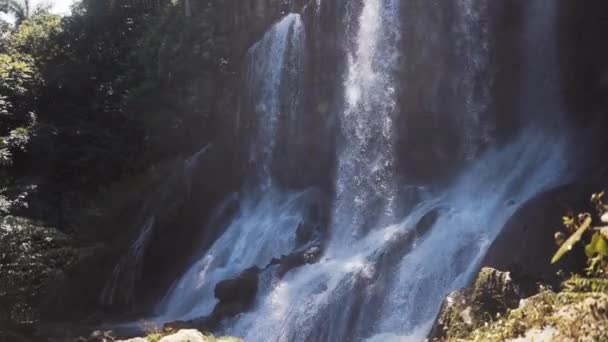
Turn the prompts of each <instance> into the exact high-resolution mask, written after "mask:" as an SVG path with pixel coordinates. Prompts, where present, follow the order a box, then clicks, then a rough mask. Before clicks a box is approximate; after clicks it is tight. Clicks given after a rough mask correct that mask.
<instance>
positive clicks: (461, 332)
mask: <svg viewBox="0 0 608 342" xmlns="http://www.w3.org/2000/svg"><path fill="white" fill-rule="evenodd" d="M520 300H521V293H520V290H519V286H518V285H517V284H515V283H513V280H512V279H511V275H510V274H509V273H508V272H500V271H497V270H495V269H492V268H483V269H482V270H481V272H479V275H478V277H477V279H476V280H475V283H474V284H473V286H472V287H470V288H466V289H463V290H459V291H455V292H453V293H451V294H450V295H449V296H448V297H447V298H446V299H445V301H444V302H443V305H442V307H441V311H440V312H439V315H438V316H437V319H436V320H435V323H434V324H433V328H432V330H431V334H430V336H429V338H430V340H433V339H441V338H445V337H448V336H449V337H450V338H458V337H464V336H467V335H468V334H469V333H470V332H471V331H473V330H475V329H476V328H478V327H480V326H482V325H483V324H484V322H486V321H487V320H488V319H495V318H496V317H497V315H499V314H500V315H502V314H504V313H506V312H507V311H508V310H509V309H512V308H516V307H517V306H518V305H519V301H520Z"/></svg>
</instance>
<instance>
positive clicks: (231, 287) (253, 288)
mask: <svg viewBox="0 0 608 342" xmlns="http://www.w3.org/2000/svg"><path fill="white" fill-rule="evenodd" d="M258 272H259V269H258V268H256V267H252V268H250V269H247V270H245V271H243V272H241V274H240V275H239V276H238V277H236V278H234V279H228V280H224V281H221V282H219V283H218V284H217V285H216V286H215V292H214V293H215V298H217V299H218V300H219V301H220V303H221V302H241V303H250V302H252V301H253V300H254V299H255V295H256V294H257V291H258Z"/></svg>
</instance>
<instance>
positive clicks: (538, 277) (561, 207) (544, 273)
mask: <svg viewBox="0 0 608 342" xmlns="http://www.w3.org/2000/svg"><path fill="white" fill-rule="evenodd" d="M600 188H602V186H599V185H592V184H591V185H585V184H573V185H567V186H562V187H559V188H556V189H552V190H549V191H546V192H544V193H540V194H538V195H537V196H535V197H534V198H532V199H530V200H529V201H527V202H525V203H522V204H520V207H519V209H518V210H517V211H516V212H515V214H513V216H512V217H511V218H510V219H509V221H508V222H507V223H506V224H505V226H504V227H503V228H502V230H501V233H500V234H499V235H498V237H497V238H496V240H495V241H494V243H493V244H492V245H491V246H490V248H489V249H488V254H487V255H486V257H485V258H484V260H483V261H482V265H483V266H488V267H493V268H496V269H501V270H507V271H510V272H511V273H512V276H513V278H514V279H516V281H517V282H518V283H520V284H522V286H524V288H522V290H524V292H530V291H534V290H535V288H534V285H535V283H536V282H543V283H548V284H551V285H559V283H560V282H561V280H562V279H560V278H559V277H558V276H557V275H556V274H557V272H558V271H559V270H560V269H561V270H563V271H564V273H565V274H566V275H567V274H568V273H569V272H577V271H580V270H582V269H583V268H584V265H585V258H584V255H583V253H582V251H580V250H574V251H573V252H572V253H569V254H568V255H567V256H566V257H564V258H563V259H562V260H561V261H560V262H559V263H558V264H556V265H551V264H550V261H551V257H552V256H553V254H555V252H556V251H557V246H556V244H555V242H554V239H553V236H554V234H555V232H556V231H558V230H559V229H560V228H561V227H562V222H561V218H562V216H564V214H566V213H567V212H569V211H573V212H583V211H587V210H588V209H589V208H588V207H587V206H588V203H589V195H590V194H591V193H593V192H594V191H597V190H596V189H600ZM507 205H516V204H509V203H507Z"/></svg>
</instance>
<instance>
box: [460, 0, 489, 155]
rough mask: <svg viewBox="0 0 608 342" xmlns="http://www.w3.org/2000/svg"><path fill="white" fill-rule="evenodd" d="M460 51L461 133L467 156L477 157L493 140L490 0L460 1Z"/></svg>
mask: <svg viewBox="0 0 608 342" xmlns="http://www.w3.org/2000/svg"><path fill="white" fill-rule="evenodd" d="M457 9H458V19H459V21H460V22H459V23H458V29H457V32H458V38H457V42H456V44H457V50H458V52H459V56H460V58H462V59H463V64H464V66H463V68H462V69H463V75H462V78H461V85H460V93H461V94H462V96H463V102H464V112H463V113H459V114H460V115H461V116H462V132H463V135H464V136H463V140H464V141H463V145H464V154H465V158H466V159H468V160H471V159H473V158H475V157H476V156H477V153H478V151H479V148H480V147H481V146H483V145H485V144H488V143H489V142H491V140H492V139H493V129H494V127H493V125H492V122H491V121H490V122H488V121H489V117H488V113H487V111H488V108H489V105H490V102H491V97H490V86H491V84H492V81H493V80H492V77H491V75H490V72H489V70H488V68H489V49H490V46H489V44H490V42H489V34H490V32H489V13H488V2H487V0H459V1H458V2H457Z"/></svg>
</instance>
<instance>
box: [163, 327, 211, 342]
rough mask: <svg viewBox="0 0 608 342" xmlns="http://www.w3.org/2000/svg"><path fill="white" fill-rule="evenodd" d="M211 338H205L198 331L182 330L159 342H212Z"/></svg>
mask: <svg viewBox="0 0 608 342" xmlns="http://www.w3.org/2000/svg"><path fill="white" fill-rule="evenodd" d="M214 341H215V338H214V337H212V336H205V335H203V333H201V332H200V331H198V330H194V329H184V330H180V331H178V332H176V333H175V334H171V335H167V336H165V337H163V338H161V339H160V341H159V342H214Z"/></svg>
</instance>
